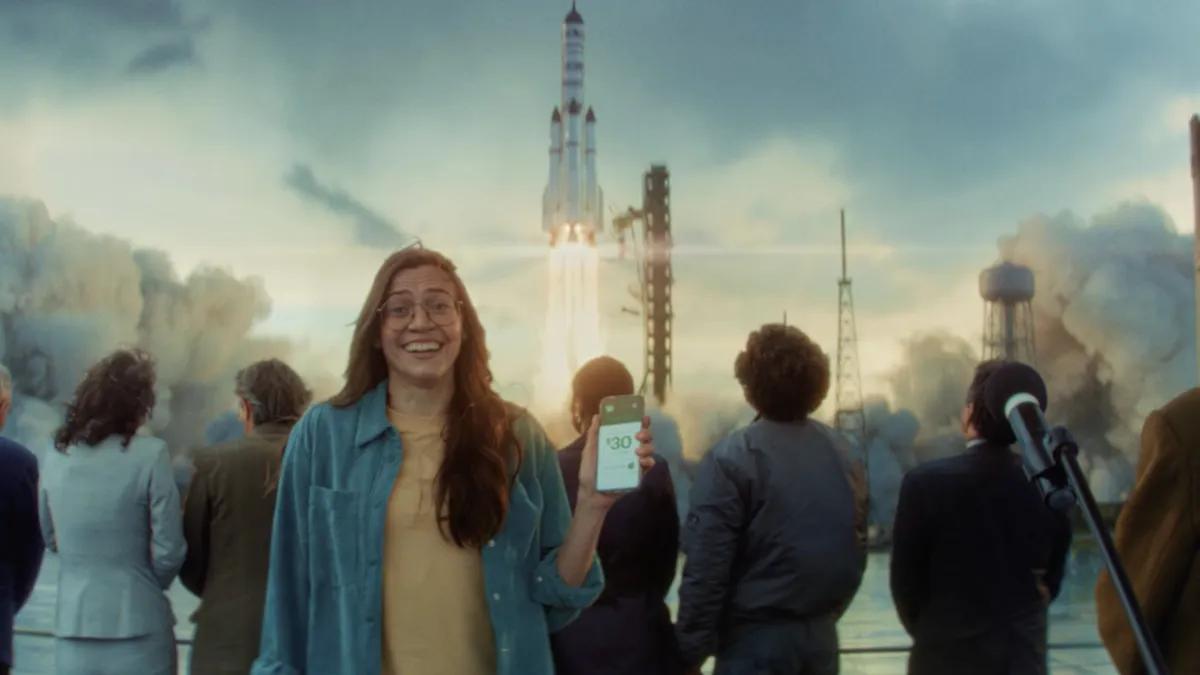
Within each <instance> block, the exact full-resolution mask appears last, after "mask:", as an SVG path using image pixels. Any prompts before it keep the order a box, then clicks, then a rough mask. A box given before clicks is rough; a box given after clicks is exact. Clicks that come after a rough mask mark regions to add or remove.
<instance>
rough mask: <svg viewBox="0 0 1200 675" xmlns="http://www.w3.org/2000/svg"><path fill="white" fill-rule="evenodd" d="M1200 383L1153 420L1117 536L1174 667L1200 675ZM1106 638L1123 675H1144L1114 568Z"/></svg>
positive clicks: (1099, 608) (1101, 600) (1103, 586)
mask: <svg viewBox="0 0 1200 675" xmlns="http://www.w3.org/2000/svg"><path fill="white" fill-rule="evenodd" d="M1198 490H1200V389H1192V390H1190V391H1187V392H1185V393H1183V394H1182V395H1180V396H1179V397H1178V398H1176V399H1175V400H1173V401H1171V402H1170V403H1168V404H1167V405H1166V406H1165V407H1163V408H1162V409H1161V410H1158V411H1155V412H1153V413H1151V414H1150V416H1149V417H1147V418H1146V422H1145V424H1143V425H1142V452H1141V455H1140V456H1139V457H1138V466H1137V481H1136V482H1135V484H1134V486H1133V491H1132V492H1130V494H1129V499H1128V500H1126V502H1125V506H1124V508H1122V509H1121V515H1120V516H1119V517H1118V518H1117V531H1116V534H1115V536H1114V537H1113V541H1114V543H1115V544H1116V547H1117V553H1118V554H1119V555H1120V556H1121V562H1122V563H1124V564H1125V571H1126V572H1128V573H1129V581H1130V582H1131V583H1132V584H1133V591H1134V595H1135V596H1136V597H1137V599H1138V603H1139V604H1140V605H1141V608H1142V615H1143V616H1144V617H1145V618H1146V624H1147V625H1148V626H1149V628H1150V630H1151V631H1152V632H1153V633H1154V635H1155V637H1157V638H1158V646H1159V648H1160V649H1161V650H1162V654H1163V660H1164V661H1165V662H1166V666H1167V670H1168V671H1169V672H1171V673H1172V675H1174V674H1175V673H1200V640H1197V639H1196V630H1197V626H1200V530H1198V529H1197V528H1198V527H1200V494H1198V493H1197V491H1198ZM1096 620H1097V623H1098V624H1099V629H1100V637H1101V638H1102V639H1103V640H1104V646H1105V647H1107V648H1108V653H1109V655H1110V656H1112V661H1113V665H1115V666H1116V668H1117V672H1119V673H1121V675H1143V674H1144V673H1145V672H1146V668H1145V666H1144V665H1143V664H1142V658H1141V654H1140V653H1139V652H1138V649H1137V642H1136V641H1135V640H1134V639H1133V630H1132V629H1131V628H1130V627H1129V619H1128V618H1127V617H1126V616H1125V608H1124V607H1123V606H1122V605H1121V600H1120V598H1118V597H1117V589H1116V587H1115V586H1113V583H1112V579H1111V578H1110V577H1109V575H1108V571H1107V570H1104V571H1102V572H1101V573H1100V578H1099V580H1098V581H1097V582H1096Z"/></svg>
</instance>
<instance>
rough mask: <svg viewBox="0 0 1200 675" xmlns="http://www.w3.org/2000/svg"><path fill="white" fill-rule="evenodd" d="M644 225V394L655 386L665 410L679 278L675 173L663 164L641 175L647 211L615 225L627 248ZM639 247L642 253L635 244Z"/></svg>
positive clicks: (633, 212)
mask: <svg viewBox="0 0 1200 675" xmlns="http://www.w3.org/2000/svg"><path fill="white" fill-rule="evenodd" d="M639 221H640V222H641V223H642V241H643V247H642V251H641V252H639V255H640V257H641V264H642V266H641V269H640V270H639V271H638V285H637V287H636V288H635V289H633V290H634V292H635V293H634V294H635V296H636V297H637V298H638V299H640V300H641V302H642V309H641V311H640V312H638V311H635V310H631V309H625V310H624V311H626V312H628V313H630V314H635V315H637V314H640V315H641V316H642V320H643V322H644V324H645V330H644V336H645V345H646V348H645V358H644V363H645V371H644V373H643V375H642V387H641V392H642V394H643V395H644V394H645V393H646V385H650V391H651V392H652V394H653V396H654V398H655V400H657V401H658V404H659V405H660V406H661V405H663V404H664V403H666V402H667V393H668V391H670V389H671V323H672V321H673V320H674V318H675V311H674V309H673V307H672V305H671V286H672V285H673V284H674V283H675V278H674V276H673V274H672V271H671V246H672V241H671V174H670V172H668V171H667V167H665V166H663V165H661V164H655V165H651V167H650V170H649V171H647V172H646V174H645V175H644V176H643V177H642V208H640V209H635V208H633V207H630V208H629V209H628V210H626V211H625V213H622V214H620V215H618V216H616V217H615V218H613V221H612V231H613V234H614V235H615V236H616V237H617V239H618V241H619V242H620V245H621V250H622V252H623V251H624V250H625V237H626V236H627V235H629V234H630V233H632V232H633V226H634V223H636V222H639ZM634 249H635V250H637V244H636V240H635V244H634ZM622 255H624V253H622Z"/></svg>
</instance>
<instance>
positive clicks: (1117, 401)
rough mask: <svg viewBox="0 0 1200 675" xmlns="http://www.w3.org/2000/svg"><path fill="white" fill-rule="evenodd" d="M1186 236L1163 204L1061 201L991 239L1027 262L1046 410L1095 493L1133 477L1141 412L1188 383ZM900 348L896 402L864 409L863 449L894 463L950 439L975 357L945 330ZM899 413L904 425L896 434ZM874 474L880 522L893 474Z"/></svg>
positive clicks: (1191, 315)
mask: <svg viewBox="0 0 1200 675" xmlns="http://www.w3.org/2000/svg"><path fill="white" fill-rule="evenodd" d="M1192 241H1193V240H1192V236H1191V235H1184V234H1180V233H1178V232H1177V231H1176V230H1175V228H1174V225H1173V223H1172V222H1171V219H1170V217H1169V216H1168V215H1167V214H1166V212H1165V211H1163V210H1162V209H1161V208H1159V207H1157V206H1155V205H1153V204H1148V203H1145V202H1131V203H1125V204H1122V205H1120V206H1118V207H1116V208H1115V209H1113V210H1111V211H1108V212H1105V213H1102V214H1099V215H1097V216H1095V217H1093V218H1092V219H1091V220H1090V221H1088V220H1085V219H1083V218H1081V217H1079V216H1077V215H1075V214H1073V213H1069V212H1068V213H1061V214H1059V215H1056V216H1052V217H1050V216H1037V217H1034V218H1031V219H1029V220H1027V221H1025V222H1023V223H1021V224H1020V226H1019V227H1018V229H1017V233H1016V234H1015V235H1012V236H1007V237H1004V238H1002V239H1001V240H1000V242H999V250H1000V259H1001V260H1006V261H1009V262H1014V263H1017V264H1021V265H1026V266H1028V267H1030V268H1031V269H1032V270H1033V272H1034V275H1035V280H1036V286H1037V292H1036V294H1035V296H1034V300H1033V303H1032V304H1033V312H1034V334H1035V342H1036V348H1037V367H1038V370H1039V372H1041V374H1042V376H1043V377H1044V378H1045V380H1046V384H1047V387H1048V389H1049V392H1050V405H1049V407H1048V409H1047V417H1048V418H1049V420H1050V422H1051V423H1052V424H1064V425H1066V426H1067V427H1068V428H1069V429H1070V430H1071V432H1072V434H1073V435H1074V436H1075V439H1076V440H1077V441H1078V442H1079V444H1080V447H1081V448H1082V452H1081V460H1082V463H1083V465H1084V467H1085V469H1087V470H1088V478H1089V482H1090V484H1091V487H1092V491H1093V492H1094V493H1095V495H1096V498H1097V500H1099V501H1101V502H1107V501H1119V500H1121V499H1123V498H1124V495H1125V494H1126V493H1127V492H1128V490H1129V488H1130V487H1131V485H1132V481H1133V468H1134V466H1136V463H1137V454H1138V450H1139V448H1138V435H1139V433H1140V430H1141V426H1142V422H1143V421H1144V420H1145V418H1146V416H1147V415H1148V414H1149V413H1150V412H1151V411H1153V410H1154V409H1156V408H1158V407H1160V406H1162V405H1163V404H1165V403H1166V402H1167V401H1169V400H1171V399H1172V398H1174V397H1175V396H1178V395H1179V394H1180V393H1182V392H1184V391H1186V390H1187V389H1189V388H1191V387H1194V386H1196V376H1197V364H1196V304H1195V302H1196V300H1195V298H1196V296H1195V285H1194V284H1195V278H1194V270H1193V266H1192V255H1193V254H1192ZM981 302H982V301H981ZM905 356H906V358H905V360H904V362H903V363H902V365H901V366H900V367H899V368H898V369H897V371H896V373H895V374H894V376H893V377H892V381H891V384H892V392H891V393H892V400H893V401H897V402H899V405H901V406H903V408H904V410H901V411H900V412H897V413H890V412H888V411H887V410H886V409H883V410H882V411H877V412H876V413H875V414H872V413H871V411H870V410H868V415H867V419H868V434H869V436H870V438H871V446H870V447H871V448H872V452H871V459H872V461H873V462H874V461H876V457H877V456H879V457H881V459H879V460H878V461H879V462H880V463H881V464H883V465H889V466H893V467H897V468H899V469H901V470H907V469H908V468H911V466H913V465H915V464H916V463H918V462H920V461H923V460H926V459H929V458H932V457H936V456H939V455H943V454H946V453H948V452H954V451H956V450H957V449H958V448H961V443H960V442H959V441H960V439H958V438H957V435H956V433H955V431H956V427H957V415H958V414H959V413H960V411H961V408H962V397H963V394H964V392H965V391H966V388H967V385H968V384H969V383H970V377H971V371H972V369H973V368H974V365H975V363H976V362H977V361H978V359H979V356H978V352H977V351H976V350H975V349H974V348H973V347H972V346H971V345H969V344H967V343H966V342H965V341H964V340H962V339H961V338H957V337H953V336H949V335H925V336H920V337H918V338H915V339H913V340H910V341H909V343H908V345H907V349H906V354H905ZM877 405H878V404H877ZM909 411H911V412H909ZM898 420H899V421H898ZM914 420H915V421H916V422H918V425H917V427H916V428H915V429H914V428H913V425H912V422H913V421H914ZM896 425H900V426H903V427H904V428H905V433H903V434H899V435H897V434H895V433H894V432H893V431H892V429H893V428H894V427H895V426H896ZM889 454H890V455H891V457H893V458H894V461H890V460H888V459H887V456H888V455H889ZM871 474H872V492H873V495H874V496H875V498H876V499H877V500H878V509H879V517H880V518H881V519H882V521H881V522H890V520H891V515H893V514H894V509H895V498H896V493H897V488H898V485H899V480H900V477H901V476H900V472H899V471H891V470H885V469H884V468H883V466H880V468H879V471H878V472H877V470H876V468H875V467H872V469H871Z"/></svg>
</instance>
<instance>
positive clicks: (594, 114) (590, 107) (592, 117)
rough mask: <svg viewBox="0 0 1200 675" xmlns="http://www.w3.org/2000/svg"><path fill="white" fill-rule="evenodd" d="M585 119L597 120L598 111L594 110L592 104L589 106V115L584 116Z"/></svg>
mask: <svg viewBox="0 0 1200 675" xmlns="http://www.w3.org/2000/svg"><path fill="white" fill-rule="evenodd" d="M584 121H585V122H595V121H596V113H595V112H594V111H593V110H592V106H590V105H589V106H588V111H587V117H585V118H584Z"/></svg>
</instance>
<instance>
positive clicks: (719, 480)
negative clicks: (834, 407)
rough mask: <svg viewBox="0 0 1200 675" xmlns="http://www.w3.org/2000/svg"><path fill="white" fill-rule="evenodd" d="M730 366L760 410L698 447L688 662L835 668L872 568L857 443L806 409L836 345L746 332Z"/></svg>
mask: <svg viewBox="0 0 1200 675" xmlns="http://www.w3.org/2000/svg"><path fill="white" fill-rule="evenodd" d="M734 372H735V374H736V376H737V379H738V381H739V382H740V383H741V385H742V389H743V391H744V393H745V396H746V400H747V402H748V403H749V404H750V405H751V406H752V407H753V408H754V409H755V410H756V411H757V412H758V417H757V418H756V419H755V421H754V422H752V423H751V424H750V425H749V426H747V427H745V428H742V429H738V430H737V431H734V432H733V433H732V434H730V435H729V436H728V437H726V438H725V439H724V440H722V441H720V442H719V443H718V444H717V445H716V447H714V448H713V449H712V450H711V451H709V453H708V454H707V455H706V456H705V457H704V459H703V460H702V461H701V463H700V466H699V468H698V469H697V473H696V477H695V479H694V481H693V486H692V493H691V500H690V509H689V512H688V515H687V518H686V520H685V522H684V528H683V533H682V540H683V550H684V553H685V554H686V556H687V561H686V563H685V565H684V569H683V580H682V583H681V585H680V589H679V614H678V619H677V621H676V635H677V637H678V640H679V649H680V652H681V654H682V659H683V663H684V664H685V666H686V668H685V672H687V673H699V672H700V667H701V665H702V664H703V663H704V661H705V660H707V659H708V658H709V657H710V656H715V657H716V670H715V671H714V672H715V674H716V675H751V674H753V675H834V674H836V673H837V672H838V669H839V662H838V636H837V621H838V619H839V618H840V617H841V615H842V613H843V612H844V611H845V610H846V608H847V607H848V606H849V605H850V602H851V600H853V598H854V595H855V593H857V591H858V587H859V584H861V583H862V577H863V572H864V571H865V569H866V561H867V551H866V538H867V531H866V528H867V484H866V476H865V472H864V470H863V466H862V463H861V462H859V461H857V460H856V459H854V457H853V455H852V452H851V448H850V446H849V443H848V442H847V441H846V439H845V438H843V437H842V436H840V435H839V434H838V433H837V432H836V431H834V430H833V429H831V428H829V427H828V426H826V425H824V424H821V423H820V422H817V421H816V420H813V419H810V417H809V416H810V415H811V414H812V413H813V412H814V411H816V410H817V408H818V407H820V405H821V403H822V401H824V400H825V396H826V394H827V393H828V392H829V379H830V376H829V359H828V357H827V356H826V355H825V353H824V352H823V351H821V348H820V347H819V346H817V345H816V344H815V343H814V342H813V341H812V340H810V339H809V337H808V336H807V335H805V334H804V333H803V332H801V331H800V330H799V329H797V328H795V327H794V326H785V325H781V324H768V325H765V326H763V327H762V328H761V329H759V330H757V331H754V332H753V333H751V334H750V338H749V340H747V342H746V349H745V351H743V352H742V353H740V354H739V355H738V357H737V360H736V362H735V365H734Z"/></svg>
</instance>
